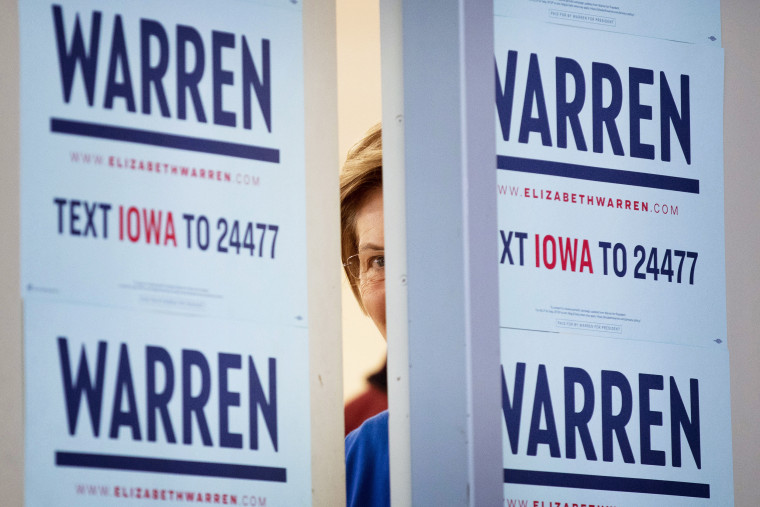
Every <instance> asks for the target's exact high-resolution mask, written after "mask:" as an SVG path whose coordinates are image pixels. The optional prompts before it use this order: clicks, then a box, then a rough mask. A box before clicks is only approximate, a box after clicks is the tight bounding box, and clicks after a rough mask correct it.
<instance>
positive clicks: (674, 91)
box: [495, 17, 726, 346]
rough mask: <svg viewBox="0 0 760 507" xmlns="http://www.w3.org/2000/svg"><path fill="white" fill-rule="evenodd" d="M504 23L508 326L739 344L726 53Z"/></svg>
mask: <svg viewBox="0 0 760 507" xmlns="http://www.w3.org/2000/svg"><path fill="white" fill-rule="evenodd" d="M536 26H537V24H531V23H529V22H526V21H516V20H513V19H509V18H502V17H497V18H496V34H495V39H496V49H495V51H496V53H495V65H496V83H497V85H496V110H497V115H496V133H497V135H496V138H497V145H496V153H497V158H498V161H497V164H498V176H497V178H498V188H497V192H498V206H499V229H500V231H499V238H500V241H499V242H500V250H499V262H500V270H499V271H500V287H501V289H500V298H501V325H502V326H506V327H511V328H519V329H532V330H537V331H547V332H569V333H582V334H589V333H591V334H598V335H601V336H608V337H612V338H635V339H640V340H648V341H662V342H671V343H682V344H690V345H697V344H699V345H710V344H713V342H717V343H723V344H724V346H725V341H726V310H725V299H726V297H725V267H724V265H725V256H724V240H723V150H722V138H723V129H722V118H723V108H722V96H723V72H722V69H723V53H722V50H721V49H718V48H711V47H698V46H690V45H685V44H678V43H668V42H665V41H659V40H654V39H646V38H638V37H630V36H624V35H619V34H612V33H602V32H590V31H586V30H578V29H574V28H567V27H561V26H554V27H551V29H552V32H551V34H552V35H551V37H548V36H547V37H535V36H533V35H532V34H533V33H534V30H536V29H537V28H536Z"/></svg>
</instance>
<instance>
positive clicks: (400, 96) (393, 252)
mask: <svg viewBox="0 0 760 507" xmlns="http://www.w3.org/2000/svg"><path fill="white" fill-rule="evenodd" d="M401 7H402V5H401V0H381V2H380V50H381V60H380V61H381V66H382V93H383V98H382V102H383V201H384V203H383V215H384V217H383V219H384V222H385V249H386V252H387V253H388V255H389V256H390V258H391V262H390V263H389V264H388V267H387V276H386V279H385V296H386V297H385V299H386V303H385V306H386V314H387V315H388V318H387V319H386V320H387V323H386V330H387V333H388V337H389V340H388V374H387V375H388V398H389V400H390V401H389V404H390V408H391V410H390V412H389V417H388V433H389V447H390V449H389V453H390V461H391V463H392V465H391V471H390V473H391V505H393V506H396V507H399V506H408V505H411V481H412V469H411V454H410V452H411V446H410V440H409V439H410V426H409V329H408V326H407V320H408V313H407V293H406V287H407V283H406V248H407V244H406V205H405V204H406V203H405V198H404V196H405V195H406V193H405V187H406V182H405V171H404V81H403V79H404V69H403V65H404V60H403V36H402V33H401V31H402V16H401Z"/></svg>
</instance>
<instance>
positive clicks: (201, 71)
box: [19, 0, 306, 322]
mask: <svg viewBox="0 0 760 507" xmlns="http://www.w3.org/2000/svg"><path fill="white" fill-rule="evenodd" d="M19 11H20V12H19V15H20V32H21V37H20V45H21V219H22V227H21V247H22V256H21V263H22V276H21V280H22V287H21V289H22V295H23V297H25V298H27V297H40V298H43V299H53V300H66V301H78V302H82V303H97V304H115V305H120V306H124V307H132V308H144V309H148V310H160V311H172V312H180V313H184V314H195V315H203V316H230V317H235V318H253V317H255V318H257V319H259V320H260V319H267V320H270V321H272V322H297V321H299V320H302V319H305V318H306V290H305V283H306V282H305V280H306V277H305V273H306V268H305V264H306V263H305V258H306V246H305V245H306V243H305V235H306V231H305V208H304V195H305V183H304V147H303V146H304V142H303V137H304V120H303V115H304V109H303V108H304V104H303V57H302V52H303V48H302V34H301V6H300V3H299V2H295V3H294V2H290V1H287V0H282V1H275V0H268V1H239V0H229V1H223V2H213V3H209V2H202V1H199V0H190V1H187V2H182V4H181V5H180V4H177V3H176V2H169V1H151V2H147V1H139V2H127V3H105V4H104V3H102V2H92V1H84V0H82V1H66V2H49V1H40V0H35V1H28V2H26V1H25V2H21V3H20V4H19Z"/></svg>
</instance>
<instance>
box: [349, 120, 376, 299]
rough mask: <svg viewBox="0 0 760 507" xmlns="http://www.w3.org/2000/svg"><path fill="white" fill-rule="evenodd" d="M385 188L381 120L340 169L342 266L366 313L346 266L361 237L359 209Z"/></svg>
mask: <svg viewBox="0 0 760 507" xmlns="http://www.w3.org/2000/svg"><path fill="white" fill-rule="evenodd" d="M382 188H383V139H382V126H381V124H380V123H378V124H376V125H374V126H373V127H372V128H370V129H369V130H368V131H367V133H366V134H364V137H363V138H362V139H361V140H360V141H359V142H357V143H356V144H355V145H354V146H353V147H351V149H350V150H348V154H347V155H346V162H345V163H344V164H343V168H342V169H341V172H340V226H341V234H340V240H341V249H340V257H341V260H342V261H343V264H344V266H343V270H344V271H345V273H346V277H348V281H349V282H350V283H351V290H352V291H353V293H354V297H356V300H357V301H358V302H359V306H360V307H361V309H362V311H363V312H364V313H367V310H366V308H364V305H363V304H362V299H361V296H360V294H359V285H358V282H357V280H355V279H354V278H353V277H352V276H351V274H350V273H349V272H348V268H347V267H346V266H345V264H346V261H347V260H348V258H349V256H351V255H354V254H355V253H357V251H358V248H359V238H357V237H356V219H357V214H358V212H359V209H360V208H361V207H362V205H363V204H364V201H365V200H366V199H367V197H368V196H369V195H370V194H371V193H372V192H373V191H375V190H378V189H379V190H382Z"/></svg>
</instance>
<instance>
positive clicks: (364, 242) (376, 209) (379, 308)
mask: <svg viewBox="0 0 760 507" xmlns="http://www.w3.org/2000/svg"><path fill="white" fill-rule="evenodd" d="M356 238H357V240H358V244H359V252H358V253H360V254H361V253H366V252H371V251H380V252H383V251H384V250H385V235H384V233H383V191H382V189H377V190H373V191H372V192H371V193H369V194H368V195H367V197H366V198H365V200H364V203H363V204H362V205H361V207H360V208H359V212H358V213H357V216H356ZM383 262H384V260H383ZM359 294H360V295H361V298H362V303H363V304H364V308H365V309H366V310H367V313H368V314H369V316H370V317H371V318H372V320H373V321H374V323H375V325H376V326H377V328H378V329H379V330H380V333H381V334H382V335H383V338H387V337H386V335H385V278H384V277H383V278H382V279H381V280H379V281H376V282H364V281H360V282H359Z"/></svg>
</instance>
